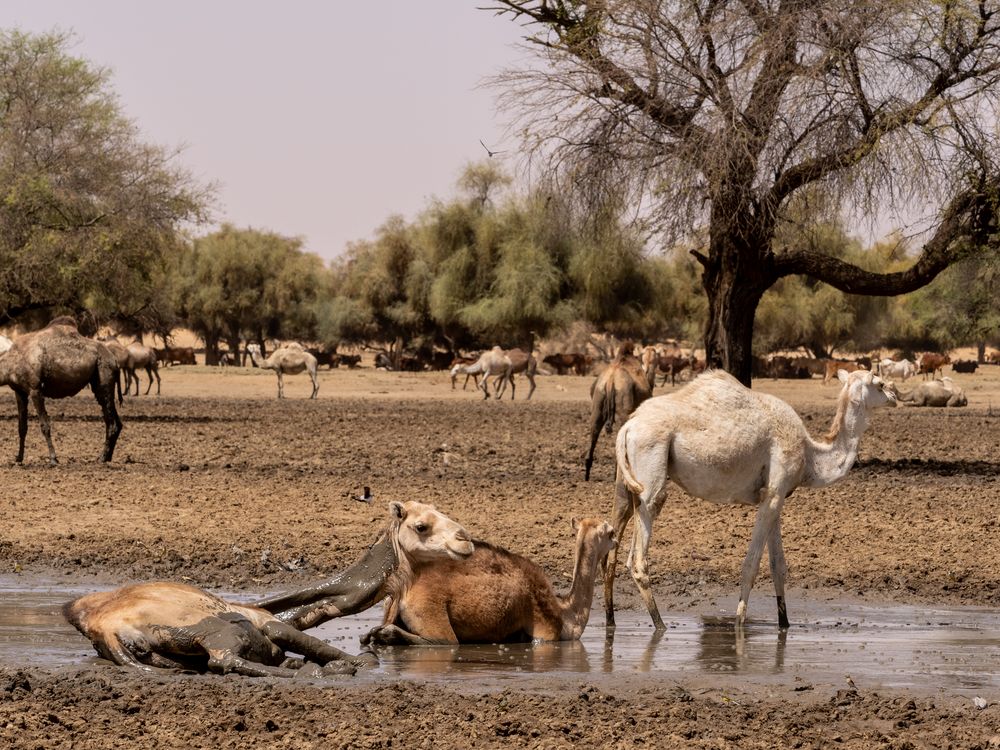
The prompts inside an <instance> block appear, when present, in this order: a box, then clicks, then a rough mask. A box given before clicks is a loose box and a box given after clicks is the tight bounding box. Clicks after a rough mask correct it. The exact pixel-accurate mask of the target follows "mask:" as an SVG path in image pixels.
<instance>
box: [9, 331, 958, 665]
mask: <svg viewBox="0 0 1000 750" xmlns="http://www.w3.org/2000/svg"><path fill="white" fill-rule="evenodd" d="M4 347H6V351H5V352H0V385H9V386H10V387H11V388H12V390H13V391H14V393H15V396H16V402H17V407H18V417H19V421H18V434H19V451H18V456H17V461H18V462H20V461H21V460H22V459H23V454H24V439H25V433H26V430H27V404H28V401H29V400H30V401H31V402H32V403H33V404H34V406H35V409H36V411H37V412H38V416H39V421H40V423H41V428H42V432H43V434H44V436H45V438H46V441H47V444H48V448H49V456H50V461H51V462H52V463H56V454H55V449H54V447H53V444H52V438H51V429H50V425H49V420H48V417H47V414H46V412H45V406H44V400H45V398H46V397H49V398H64V397H67V396H71V395H74V394H76V393H78V392H79V391H80V390H82V389H83V388H84V387H86V386H87V385H90V387H91V388H92V390H93V392H94V395H95V397H96V398H97V400H98V402H99V403H100V405H101V408H102V411H103V414H104V421H105V424H106V440H105V446H104V450H103V452H102V454H101V460H102V461H110V460H111V459H112V455H113V452H114V447H115V442H116V440H117V438H118V434H119V433H120V431H121V427H122V423H121V420H120V418H119V417H118V414H117V410H116V395H117V401H118V403H119V404H120V403H121V400H122V396H123V391H122V387H121V381H120V377H119V373H126V375H125V377H126V382H127V386H126V391H125V392H128V390H129V389H130V388H131V385H132V384H133V383H134V384H135V390H136V395H138V393H139V388H138V376H137V375H136V373H135V371H136V370H138V369H146V370H147V373H148V376H149V385H148V386H147V389H146V392H147V394H148V392H149V390H150V388H151V386H152V381H153V377H154V375H155V376H156V379H157V392H158V393H159V376H158V374H157V372H156V368H157V364H158V363H159V362H161V361H162V362H165V361H172V360H173V361H179V360H183V361H188V359H187V352H185V351H183V350H180V351H179V352H176V351H175V350H165V351H162V352H155V351H153V350H147V349H146V348H145V347H142V346H141V345H139V344H133V345H129V346H122V345H121V344H120V343H118V342H117V341H116V340H113V339H111V340H104V341H99V340H95V339H90V338H86V337H84V336H82V335H81V334H80V333H79V331H78V330H77V328H76V326H75V324H74V322H73V321H72V319H67V318H58V319H56V320H54V321H52V323H50V324H49V326H47V327H46V328H44V329H42V330H40V331H36V332H34V333H30V334H25V335H23V336H21V337H19V338H18V339H16V340H15V341H13V342H12V343H10V342H9V341H3V340H0V349H3V348H4ZM247 350H248V353H249V356H250V357H251V359H252V361H253V362H254V364H256V365H257V366H258V367H261V368H263V369H272V370H275V372H276V374H277V378H278V397H279V398H280V397H282V396H283V375H285V374H294V373H298V372H307V373H308V374H309V376H310V377H311V379H312V384H313V390H312V395H311V398H316V396H317V392H318V389H319V384H318V379H317V374H316V373H317V367H318V362H319V359H318V357H317V356H316V355H315V354H313V353H312V352H310V351H308V350H306V349H305V348H304V347H302V346H301V345H299V344H295V343H292V344H286V345H284V346H281V347H279V348H277V349H276V350H274V351H273V352H272V353H271V355H270V356H269V357H267V358H264V357H263V356H262V353H261V351H260V349H259V348H258V347H256V346H255V345H250V346H248V347H247ZM191 355H192V357H193V352H191ZM229 364H234V363H232V362H230V363H229ZM543 364H544V365H546V366H548V367H550V368H552V369H553V370H554V371H555V372H574V373H578V374H580V373H586V372H588V371H589V370H590V369H591V367H592V366H593V365H594V362H593V361H592V360H591V359H589V358H588V356H587V355H582V354H579V355H577V354H561V355H549V356H547V357H545V358H544V359H543ZM761 364H762V366H763V365H766V367H767V368H768V374H769V375H771V376H776V375H775V374H774V373H776V372H777V373H784V372H787V371H788V370H789V368H791V370H793V371H795V372H797V373H799V372H803V371H804V372H806V373H808V375H809V376H811V375H813V374H816V375H820V374H822V375H823V377H824V382H827V381H828V380H830V379H832V378H833V377H836V379H837V380H838V382H839V383H840V384H841V391H840V394H839V396H838V400H837V410H836V415H835V416H834V418H833V422H832V424H831V427H830V430H829V432H828V433H827V434H826V435H825V436H823V437H822V438H820V439H814V438H813V437H811V436H810V435H809V434H808V432H807V430H806V428H805V426H804V425H803V423H802V420H801V419H800V418H799V416H798V415H797V414H796V413H795V411H794V410H793V409H792V408H791V407H790V406H789V405H788V404H786V403H785V402H784V401H781V400H780V399H778V398H776V397H774V396H771V395H767V394H763V393H760V392H758V391H752V390H750V389H749V388H747V387H746V386H744V385H743V384H741V383H740V382H739V381H737V380H736V379H735V378H733V377H732V376H730V375H729V374H727V373H725V372H722V371H718V370H712V371H708V372H706V373H705V374H703V375H701V376H700V377H696V378H693V379H692V380H691V382H690V383H689V384H687V385H686V386H685V387H682V388H679V389H671V391H669V392H668V393H667V394H666V395H662V396H659V397H655V398H654V397H653V390H654V388H655V386H656V385H657V376H660V385H665V384H666V381H667V379H670V381H671V383H674V382H675V381H676V379H677V378H678V377H679V376H681V375H682V374H685V373H686V374H688V375H692V374H697V373H699V372H701V371H703V370H705V369H706V368H705V363H704V361H703V360H699V359H698V358H696V357H695V356H694V355H693V353H692V354H689V355H684V354H683V353H682V352H681V351H680V350H679V349H677V348H671V349H658V348H657V347H652V346H646V347H633V346H632V344H631V343H625V344H623V345H621V346H620V347H619V350H618V352H617V354H616V356H615V357H614V358H613V359H612V360H611V361H610V362H609V363H602V369H601V370H600V371H599V372H598V375H597V377H596V379H595V380H594V382H593V384H592V386H591V420H590V448H589V452H588V454H587V457H586V460H585V465H584V472H585V478H586V479H589V478H590V474H591V470H592V466H593V460H594V451H595V446H596V443H597V439H598V435H599V434H600V431H601V430H602V429H604V430H606V431H607V432H608V433H609V434H611V433H613V432H615V431H616V429H617V437H616V438H615V464H616V481H615V494H614V498H613V501H612V523H611V524H608V523H606V522H604V521H601V520H600V519H594V518H591V519H581V520H577V519H574V529H575V530H576V532H577V539H576V548H575V561H576V562H575V570H574V575H573V581H572V585H571V589H570V591H569V593H568V594H567V595H565V596H559V595H557V594H555V592H554V590H553V588H552V586H551V584H550V582H549V581H548V579H547V578H546V577H545V575H544V574H543V572H542V570H541V568H539V566H537V565H536V564H534V563H533V562H531V561H529V560H527V559H525V558H523V557H521V556H519V555H516V554H513V553H511V552H508V551H507V550H504V549H502V548H499V547H495V546H493V545H491V544H489V543H487V542H483V541H481V540H474V539H472V538H471V537H470V535H469V534H468V533H467V532H466V531H465V529H464V528H462V527H461V526H460V525H459V524H457V523H456V522H455V521H453V520H452V519H449V518H447V517H446V516H444V515H443V514H441V513H440V512H438V511H437V510H435V509H434V508H433V507H432V506H427V505H423V504H421V503H415V502H408V503H391V504H390V515H389V521H388V522H387V524H386V527H385V529H384V530H383V532H382V534H381V536H380V537H379V540H377V541H376V542H375V544H373V545H372V547H371V548H370V549H369V550H368V551H367V552H366V553H365V554H364V555H363V556H362V558H361V559H359V561H358V562H357V563H356V564H355V565H353V566H351V567H349V568H348V569H346V570H345V571H343V572H342V573H340V574H338V575H337V576H335V577H334V578H333V579H331V580H330V581H327V582H325V583H321V584H318V585H312V586H309V587H307V588H305V589H301V590H298V591H292V592H289V593H287V594H282V595H280V596H277V597H271V598H269V599H265V600H262V601H260V602H257V603H256V604H255V605H236V604H231V603H228V602H225V601H223V600H221V599H219V598H218V597H216V596H214V595H212V594H210V593H209V592H206V591H202V590H200V589H197V588H194V587H191V586H186V585H182V584H176V583H147V584H138V585H132V586H126V587H123V588H120V589H117V590H114V591H111V592H102V593H97V594H90V595H87V596H83V597H80V598H78V599H76V600H74V601H73V602H70V603H69V604H67V605H66V607H65V614H66V617H67V619H68V620H69V621H70V622H71V623H72V624H73V625H74V626H75V627H76V628H77V629H79V630H80V632H81V633H83V634H84V635H85V636H87V637H88V638H89V639H90V640H91V641H92V643H93V644H94V647H95V648H96V650H97V651H98V653H100V654H101V655H102V656H104V657H105V658H108V659H110V660H112V661H114V662H116V663H118V664H122V665H127V666H132V667H136V668H139V669H142V670H145V671H154V670H157V669H191V668H194V669H198V670H200V671H214V672H220V673H225V672H236V673H239V674H243V675H249V676H292V675H295V674H299V673H304V674H313V675H317V676H318V675H323V674H330V673H338V674H339V673H344V672H348V673H352V672H354V671H355V670H356V669H358V668H360V667H364V666H367V665H370V664H372V663H377V656H376V655H375V654H374V653H373V652H370V651H369V652H363V653H362V654H360V655H357V656H352V655H350V654H345V653H344V652H341V651H339V650H338V649H335V648H333V647H331V646H329V645H328V644H326V643H325V642H323V641H321V640H319V639H316V638H313V637H311V636H308V635H306V634H305V633H303V632H302V631H303V630H305V629H306V628H309V627H313V626H315V625H317V624H319V623H320V622H323V621H325V620H328V619H330V618H332V617H339V616H343V615H346V614H350V613H353V612H358V611H361V610H362V609H365V608H367V607H370V606H372V605H374V604H375V603H377V602H378V601H382V600H385V601H387V606H386V609H385V614H384V617H383V622H382V624H381V625H380V626H379V627H377V628H375V629H373V630H372V631H371V632H369V633H368V634H367V635H366V636H365V637H364V638H363V639H362V645H364V646H366V647H367V648H369V649H374V648H375V647H377V646H382V645H429V644H445V643H447V644H454V643H471V642H509V641H523V640H575V639H578V638H580V636H581V634H582V632H583V630H584V628H585V627H586V625H587V621H588V618H589V615H590V609H591V604H592V599H593V593H594V589H595V587H596V581H597V576H598V573H599V572H601V571H603V583H604V598H605V613H606V626H607V627H609V628H611V627H614V623H615V616H614V580H615V572H616V565H617V543H616V540H617V539H620V538H622V536H623V535H624V534H625V531H626V527H627V526H628V523H629V521H633V526H634V528H633V535H632V543H631V548H630V551H629V555H628V562H627V567H628V568H629V572H630V573H631V576H632V578H633V580H634V582H635V584H636V585H637V587H638V589H639V592H640V594H641V597H642V599H643V601H644V603H645V605H646V607H647V609H648V612H649V615H650V618H651V620H652V622H653V625H654V627H655V628H656V629H657V630H662V629H663V628H664V627H665V625H664V623H663V620H662V618H661V616H660V613H659V610H658V608H657V604H656V601H655V598H654V596H653V591H652V587H651V585H650V579H649V559H648V554H649V545H650V541H651V537H652V527H653V523H654V521H655V520H656V518H657V517H658V516H659V514H660V512H661V511H662V509H663V507H664V502H665V499H666V493H667V489H668V486H669V484H670V483H671V482H673V483H674V484H676V485H678V486H679V487H680V488H682V489H683V490H684V492H685V493H686V494H687V496H689V497H688V498H687V499H685V500H683V502H689V501H690V498H691V497H695V498H702V499H705V500H709V501H711V502H715V503H734V504H744V505H749V506H753V507H756V508H757V519H756V522H755V524H754V528H753V532H752V535H751V540H750V545H749V548H748V551H747V554H746V558H745V560H744V563H743V566H742V573H741V581H740V594H739V603H738V606H737V610H736V613H737V617H736V620H737V625H738V626H739V627H742V626H743V624H744V622H745V620H746V615H747V608H748V602H749V596H750V591H751V589H752V587H753V584H754V581H755V579H756V576H757V573H758V569H759V567H760V563H761V559H762V555H763V550H764V548H765V547H767V548H768V550H769V555H768V556H769V560H770V565H771V573H772V580H773V584H774V589H775V596H776V599H777V609H778V625H779V627H780V628H782V629H785V628H788V626H789V619H788V615H787V610H786V605H785V590H784V586H785V578H786V574H787V566H786V563H785V557H784V551H783V549H782V543H781V524H780V515H781V511H782V508H783V505H784V502H785V499H786V498H787V497H788V496H789V495H790V494H791V493H792V492H793V491H794V490H795V489H796V488H798V487H824V486H826V485H829V484H831V483H833V482H836V481H838V480H839V479H841V478H842V477H844V476H845V475H846V474H847V472H848V471H849V470H850V468H851V466H852V465H853V463H854V461H855V459H856V457H857V453H858V447H859V444H860V440H861V436H862V434H863V432H864V431H865V428H866V426H867V424H868V422H869V417H870V414H871V412H872V410H874V409H876V408H880V407H884V406H889V407H892V406H896V405H897V403H898V402H903V403H911V404H913V405H917V406H963V405H965V404H966V403H967V400H966V398H965V395H964V393H963V391H962V389H961V388H960V387H959V386H958V385H957V384H955V382H954V381H953V380H952V379H951V378H949V377H946V376H942V377H940V378H937V377H936V376H937V375H938V373H939V372H940V371H941V368H942V367H944V366H945V365H947V364H950V359H949V358H948V356H947V355H937V354H924V355H923V356H921V357H920V358H919V359H918V361H916V362H911V361H909V360H907V359H902V360H899V361H894V360H892V359H881V360H877V361H874V362H873V361H871V360H870V359H867V358H866V360H856V361H853V362H839V361H832V360H819V359H812V358H795V359H789V358H785V357H773V358H772V359H771V360H769V361H767V362H766V363H761ZM960 364H962V363H954V364H953V365H952V366H953V367H954V368H955V369H956V370H957V369H958V368H957V367H956V366H957V365H960ZM537 372H538V365H537V361H536V359H535V357H534V355H533V354H531V353H529V352H525V351H522V350H520V349H510V350H504V349H502V348H500V347H494V348H492V349H491V350H489V351H487V352H484V353H483V354H481V355H480V356H478V357H477V358H475V359H474V360H472V359H470V360H468V361H454V360H453V361H452V362H451V367H450V375H451V379H452V388H454V387H455V383H456V380H457V378H458V377H459V376H460V375H462V374H465V375H466V382H467V381H468V378H469V377H472V378H473V379H474V382H475V383H476V387H477V388H478V389H480V390H481V391H482V393H483V397H484V398H489V397H490V395H491V391H490V382H491V380H492V382H493V395H494V396H495V398H497V399H499V398H501V397H502V395H503V393H504V391H505V388H506V387H507V386H508V385H509V386H510V388H511V397H512V398H513V396H514V376H515V375H517V374H523V375H524V377H525V378H526V379H527V380H528V381H529V384H530V389H529V391H528V394H527V399H530V398H531V395H532V393H533V392H534V390H535V375H536V373H537ZM921 373H922V374H923V375H924V376H925V378H926V380H925V381H924V382H921V383H920V384H919V385H918V386H916V387H914V388H912V389H911V390H909V391H908V392H901V391H900V389H899V388H898V387H897V386H896V384H895V382H894V381H896V380H898V381H904V380H907V379H908V378H910V377H913V376H915V375H917V374H921ZM445 602H447V606H444V604H443V603H445ZM286 652H293V653H297V654H300V655H301V657H304V658H300V657H295V656H288V654H287V653H286ZM301 670H306V671H305V672H301Z"/></svg>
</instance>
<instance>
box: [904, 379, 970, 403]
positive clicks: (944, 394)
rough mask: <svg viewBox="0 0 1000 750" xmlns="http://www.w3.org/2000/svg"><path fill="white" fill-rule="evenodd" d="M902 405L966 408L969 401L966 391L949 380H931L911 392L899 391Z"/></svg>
mask: <svg viewBox="0 0 1000 750" xmlns="http://www.w3.org/2000/svg"><path fill="white" fill-rule="evenodd" d="M897 393H898V394H899V402H900V403H901V404H903V403H905V404H910V405H911V406H966V405H967V404H968V403H969V400H968V399H967V398H966V397H965V391H964V390H962V388H961V387H960V386H958V385H956V384H955V382H954V381H953V380H952V379H951V378H949V377H944V378H941V380H929V381H927V382H926V383H921V384H920V385H918V386H916V387H915V388H911V389H910V390H909V391H905V392H903V391H897Z"/></svg>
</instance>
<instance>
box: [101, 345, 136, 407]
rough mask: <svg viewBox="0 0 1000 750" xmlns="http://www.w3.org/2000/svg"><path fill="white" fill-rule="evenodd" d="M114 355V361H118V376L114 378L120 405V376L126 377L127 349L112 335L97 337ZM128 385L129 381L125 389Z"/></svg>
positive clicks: (121, 399)
mask: <svg viewBox="0 0 1000 750" xmlns="http://www.w3.org/2000/svg"><path fill="white" fill-rule="evenodd" d="M97 340H98V341H100V342H101V343H102V344H104V345H105V346H106V347H108V351H110V352H111V353H112V354H113V355H114V356H115V361H116V362H117V363H118V377H117V378H116V379H115V380H116V383H117V388H118V404H119V405H121V403H122V401H123V400H124V399H123V398H122V378H123V377H128V375H127V374H126V373H127V372H128V349H126V348H125V345H124V344H123V343H122V342H120V341H119V340H118V339H116V338H115V337H114V336H102V337H100V338H98V339H97ZM128 385H131V381H129V383H127V384H126V389H127V388H128Z"/></svg>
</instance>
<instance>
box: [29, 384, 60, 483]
mask: <svg viewBox="0 0 1000 750" xmlns="http://www.w3.org/2000/svg"><path fill="white" fill-rule="evenodd" d="M31 403H33V404H34V405H35V412H36V413H37V414H38V421H39V422H40V423H41V426H42V434H43V435H44V436H45V442H46V443H48V445H49V464H50V465H52V466H55V465H56V464H57V463H59V459H58V458H56V448H55V446H54V445H53V444H52V421H51V420H50V419H49V413H48V412H47V411H45V396H43V395H42V393H41V391H32V392H31Z"/></svg>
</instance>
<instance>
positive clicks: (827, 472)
mask: <svg viewBox="0 0 1000 750" xmlns="http://www.w3.org/2000/svg"><path fill="white" fill-rule="evenodd" d="M867 427H868V412H867V411H866V410H865V408H864V407H863V406H861V405H860V404H854V403H851V402H850V401H849V400H848V401H847V402H846V404H845V405H844V408H839V409H838V410H837V416H836V417H834V423H833V425H832V426H831V428H830V435H831V436H832V440H830V442H820V441H816V440H812V439H810V440H809V443H810V445H809V451H808V459H809V463H808V466H807V468H808V471H809V477H808V479H807V481H806V482H805V484H806V486H809V487H826V486H827V485H829V484H833V483H834V482H836V481H838V480H839V479H843V478H844V476H845V475H846V474H847V472H849V471H850V470H851V467H852V466H853V465H854V461H855V460H856V459H857V457H858V448H859V446H860V445H861V436H862V435H863V434H864V431H865V429H866V428H867Z"/></svg>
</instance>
